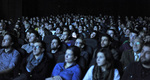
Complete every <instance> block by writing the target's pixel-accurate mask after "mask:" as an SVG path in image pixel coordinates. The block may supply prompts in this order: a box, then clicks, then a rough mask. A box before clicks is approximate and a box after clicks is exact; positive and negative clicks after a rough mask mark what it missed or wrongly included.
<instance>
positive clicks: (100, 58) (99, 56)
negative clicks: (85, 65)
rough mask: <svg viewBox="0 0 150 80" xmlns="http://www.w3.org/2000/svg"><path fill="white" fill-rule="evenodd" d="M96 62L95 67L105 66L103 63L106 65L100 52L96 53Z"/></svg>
mask: <svg viewBox="0 0 150 80" xmlns="http://www.w3.org/2000/svg"><path fill="white" fill-rule="evenodd" d="M96 62H97V65H98V66H104V65H105V63H106V58H105V55H104V53H102V52H98V53H97V58H96Z"/></svg>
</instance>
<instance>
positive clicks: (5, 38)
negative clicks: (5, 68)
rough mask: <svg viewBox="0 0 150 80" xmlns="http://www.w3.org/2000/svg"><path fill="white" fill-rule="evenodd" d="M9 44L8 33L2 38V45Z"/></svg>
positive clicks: (6, 45)
mask: <svg viewBox="0 0 150 80" xmlns="http://www.w3.org/2000/svg"><path fill="white" fill-rule="evenodd" d="M11 44H12V43H11V37H10V36H9V35H5V36H4V38H3V40H2V47H9V46H11Z"/></svg>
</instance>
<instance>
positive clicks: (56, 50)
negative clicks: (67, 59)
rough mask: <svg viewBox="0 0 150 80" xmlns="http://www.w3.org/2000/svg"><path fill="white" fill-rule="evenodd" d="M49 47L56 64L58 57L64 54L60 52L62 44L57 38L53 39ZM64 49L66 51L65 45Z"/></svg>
mask: <svg viewBox="0 0 150 80" xmlns="http://www.w3.org/2000/svg"><path fill="white" fill-rule="evenodd" d="M50 45H51V46H50V47H51V49H50V53H51V54H53V56H54V59H55V61H56V62H57V60H58V56H59V55H62V54H64V52H63V51H62V50H61V47H62V43H61V41H60V39H59V38H58V37H55V38H53V39H52V41H51V44H50ZM66 49H67V45H66ZM65 51H66V50H65Z"/></svg>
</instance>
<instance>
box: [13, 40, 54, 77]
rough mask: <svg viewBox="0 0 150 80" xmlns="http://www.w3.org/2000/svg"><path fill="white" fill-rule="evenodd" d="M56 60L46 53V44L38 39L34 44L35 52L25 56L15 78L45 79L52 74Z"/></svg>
mask: <svg viewBox="0 0 150 80" xmlns="http://www.w3.org/2000/svg"><path fill="white" fill-rule="evenodd" d="M53 62H54V61H53V60H52V59H50V58H48V56H47V55H46V54H45V45H44V43H43V42H40V41H37V42H35V43H34V44H33V52H32V53H31V54H30V55H29V56H28V57H27V58H24V59H23V61H22V63H21V65H20V66H19V67H18V70H15V73H16V74H17V75H15V76H17V77H16V78H15V79H14V80H44V79H45V78H46V77H48V76H49V74H51V71H52V69H53V66H54V63H53Z"/></svg>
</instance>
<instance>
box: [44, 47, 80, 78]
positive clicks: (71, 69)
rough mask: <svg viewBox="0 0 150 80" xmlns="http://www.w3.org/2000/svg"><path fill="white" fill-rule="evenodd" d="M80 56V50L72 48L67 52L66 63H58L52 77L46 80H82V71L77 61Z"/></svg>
mask: <svg viewBox="0 0 150 80" xmlns="http://www.w3.org/2000/svg"><path fill="white" fill-rule="evenodd" d="M79 55H80V49H79V48H78V47H75V46H72V47H69V48H68V49H67V50H66V54H65V62H63V63H57V64H56V65H55V67H54V69H53V72H52V75H51V77H49V78H46V79H45V80H81V70H80V67H79V65H78V64H76V61H77V59H78V57H79Z"/></svg>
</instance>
